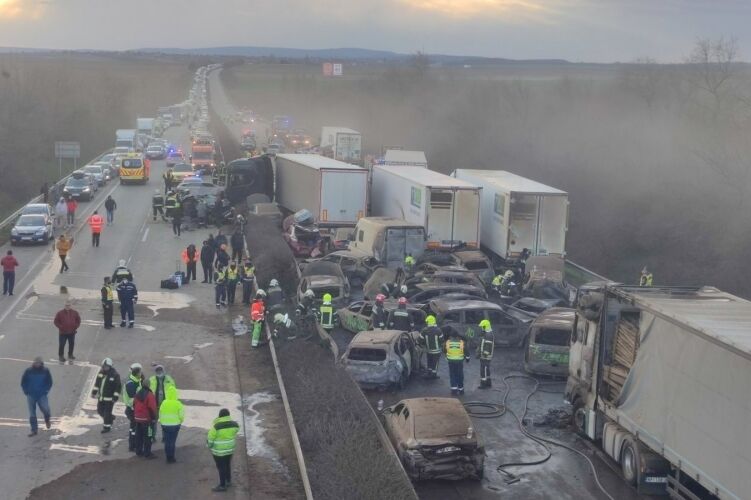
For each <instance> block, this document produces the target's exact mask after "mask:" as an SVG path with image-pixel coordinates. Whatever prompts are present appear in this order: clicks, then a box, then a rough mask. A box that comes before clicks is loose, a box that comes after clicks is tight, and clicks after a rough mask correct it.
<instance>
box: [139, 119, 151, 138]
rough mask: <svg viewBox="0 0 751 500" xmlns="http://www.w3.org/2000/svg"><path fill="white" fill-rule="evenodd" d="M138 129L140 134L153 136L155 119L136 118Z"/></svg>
mask: <svg viewBox="0 0 751 500" xmlns="http://www.w3.org/2000/svg"><path fill="white" fill-rule="evenodd" d="M136 129H137V130H138V133H139V134H143V135H152V133H153V132H154V118H136Z"/></svg>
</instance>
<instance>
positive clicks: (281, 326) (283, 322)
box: [273, 313, 297, 340]
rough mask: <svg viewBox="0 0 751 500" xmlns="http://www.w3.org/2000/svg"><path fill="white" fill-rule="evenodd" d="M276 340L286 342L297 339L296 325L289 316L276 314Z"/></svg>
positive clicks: (274, 333)
mask: <svg viewBox="0 0 751 500" xmlns="http://www.w3.org/2000/svg"><path fill="white" fill-rule="evenodd" d="M273 335H274V338H279V337H281V338H283V339H286V340H292V339H294V338H296V337H297V329H296V328H295V324H294V323H293V322H292V320H291V319H289V315H288V314H282V313H276V314H274V332H273Z"/></svg>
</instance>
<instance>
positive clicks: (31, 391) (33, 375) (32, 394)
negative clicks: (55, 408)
mask: <svg viewBox="0 0 751 500" xmlns="http://www.w3.org/2000/svg"><path fill="white" fill-rule="evenodd" d="M21 389H22V390H23V393H24V395H26V403H27V405H28V407H29V425H30V426H31V432H30V433H29V437H32V436H36V435H37V430H38V428H39V427H38V425H37V406H38V407H39V410H40V411H41V412H42V415H43V416H44V425H45V426H46V427H47V429H49V428H50V427H51V423H50V403H49V401H48V400H47V394H49V392H50V389H52V374H51V373H50V370H49V368H47V367H46V366H44V361H43V360H42V357H41V356H37V357H36V358H34V361H33V362H32V363H31V366H30V367H28V368H26V370H25V371H24V372H23V376H22V377H21Z"/></svg>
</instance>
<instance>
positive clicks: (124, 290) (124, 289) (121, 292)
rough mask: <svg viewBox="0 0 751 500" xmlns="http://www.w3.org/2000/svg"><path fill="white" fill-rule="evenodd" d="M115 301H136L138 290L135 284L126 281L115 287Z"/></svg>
mask: <svg viewBox="0 0 751 500" xmlns="http://www.w3.org/2000/svg"><path fill="white" fill-rule="evenodd" d="M117 300H119V301H120V302H131V301H136V300H138V289H137V288H136V285H135V283H133V282H132V281H128V282H127V283H125V282H122V283H120V284H119V285H117Z"/></svg>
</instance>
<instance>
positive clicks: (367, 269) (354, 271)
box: [300, 250, 381, 283]
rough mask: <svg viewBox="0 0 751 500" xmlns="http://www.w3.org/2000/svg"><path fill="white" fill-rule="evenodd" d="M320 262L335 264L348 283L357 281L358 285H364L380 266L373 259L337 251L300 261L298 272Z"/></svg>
mask: <svg viewBox="0 0 751 500" xmlns="http://www.w3.org/2000/svg"><path fill="white" fill-rule="evenodd" d="M321 261H323V262H333V263H334V264H337V265H338V266H339V267H341V268H342V271H343V272H344V274H345V276H347V278H348V279H349V280H350V281H357V282H360V283H364V282H365V281H366V280H367V279H368V278H369V277H370V275H371V274H373V271H375V270H376V269H378V268H379V267H381V264H380V263H379V262H378V261H377V260H376V259H375V258H373V257H370V256H367V255H361V254H358V253H355V252H351V251H349V250H338V251H336V252H331V253H330V254H327V255H326V256H325V257H321V258H319V259H315V260H312V259H306V260H303V261H301V262H300V270H302V269H305V267H306V266H307V265H308V264H309V263H311V262H321Z"/></svg>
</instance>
